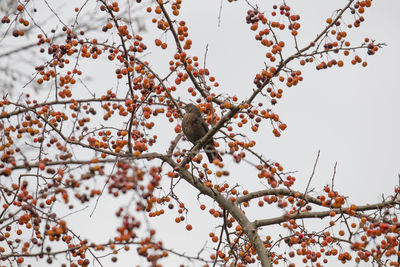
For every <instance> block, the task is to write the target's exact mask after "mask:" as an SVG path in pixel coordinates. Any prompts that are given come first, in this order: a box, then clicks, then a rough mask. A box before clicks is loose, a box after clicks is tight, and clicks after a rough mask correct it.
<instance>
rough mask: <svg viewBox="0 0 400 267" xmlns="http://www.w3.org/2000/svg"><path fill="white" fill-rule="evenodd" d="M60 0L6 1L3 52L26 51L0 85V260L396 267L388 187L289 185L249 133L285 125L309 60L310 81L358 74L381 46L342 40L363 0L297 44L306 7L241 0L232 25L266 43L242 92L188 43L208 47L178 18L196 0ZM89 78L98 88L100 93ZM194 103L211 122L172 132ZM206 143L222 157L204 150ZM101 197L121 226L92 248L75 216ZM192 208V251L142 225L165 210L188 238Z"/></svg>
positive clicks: (279, 130)
mask: <svg viewBox="0 0 400 267" xmlns="http://www.w3.org/2000/svg"><path fill="white" fill-rule="evenodd" d="M239 1H240V0H239ZM67 2H69V1H65V3H66V4H65V6H64V7H63V9H62V12H60V10H59V9H55V8H54V7H53V6H52V2H51V1H43V3H42V4H39V3H37V1H33V0H25V1H18V4H16V5H15V6H13V5H11V4H10V5H9V6H6V7H2V9H1V10H2V11H1V12H3V13H4V15H2V19H1V28H0V29H1V32H0V33H1V37H0V45H3V46H4V45H5V44H14V45H17V49H13V50H10V51H9V52H7V51H6V52H3V51H2V52H1V53H2V54H0V58H2V59H7V58H11V57H16V56H19V58H20V59H22V58H24V59H25V60H24V62H23V63H24V68H22V69H19V70H18V71H19V72H18V73H21V74H20V75H16V76H15V77H14V79H11V80H10V79H7V78H6V77H3V78H2V79H3V80H4V81H7V83H2V86H3V88H2V91H3V92H4V95H3V97H2V99H1V101H0V119H1V121H0V156H1V162H0V192H1V194H0V203H1V206H2V210H1V212H0V262H1V263H0V265H1V266H7V265H8V266H27V265H29V264H31V263H32V262H41V263H48V264H51V263H54V262H57V263H61V265H62V266H92V265H94V266H103V264H104V261H105V260H106V259H107V260H111V261H112V262H118V260H119V255H121V254H122V253H123V251H124V250H126V251H128V250H134V256H131V257H133V258H134V259H141V260H142V261H147V262H148V263H147V265H151V266H162V265H163V264H168V262H169V259H170V258H173V259H174V262H177V261H179V260H181V262H182V263H187V262H188V261H192V262H194V263H193V264H199V265H201V266H216V265H218V266H248V265H252V264H253V265H258V266H264V267H266V266H273V265H279V266H295V265H296V264H297V265H298V264H299V263H300V264H302V266H304V265H312V266H323V265H326V264H327V263H328V262H339V263H347V262H353V264H354V263H362V262H374V263H376V264H378V265H379V266H383V265H385V266H399V264H400V261H399V258H398V257H399V255H400V254H399V253H400V252H399V240H398V239H399V232H400V223H399V222H398V208H397V206H396V205H398V204H399V203H398V201H397V193H398V188H397V187H396V186H395V185H394V186H393V189H394V192H393V195H391V196H389V197H386V198H384V199H383V200H382V201H381V202H379V203H375V204H363V203H353V202H351V201H350V200H349V199H348V198H347V197H346V196H345V195H343V194H341V192H338V191H337V190H335V188H334V186H333V182H332V184H330V185H326V186H325V187H323V188H319V190H311V187H309V185H308V186H307V187H306V188H299V187H296V178H298V177H295V176H294V174H293V173H291V172H288V171H287V170H286V169H285V170H284V168H283V166H282V164H281V163H279V162H277V161H274V160H267V159H266V156H267V155H265V153H266V152H265V151H264V150H263V149H262V148H261V147H258V146H257V143H258V142H256V141H257V140H255V139H253V138H252V137H253V136H254V133H256V132H258V131H265V130H264V129H268V127H269V129H270V130H267V132H262V134H263V136H264V138H279V137H280V136H281V135H283V134H290V133H289V132H288V131H285V130H286V128H287V125H286V124H285V122H284V119H283V118H281V117H280V116H279V114H277V112H275V111H274V107H275V106H276V105H278V104H279V102H280V100H281V99H282V98H283V97H284V92H285V94H286V92H287V91H289V90H290V89H289V88H292V87H296V86H297V87H300V86H299V85H301V84H302V81H303V74H302V70H303V68H305V67H308V66H313V67H314V68H315V75H318V74H319V73H318V72H319V71H324V69H328V68H332V69H335V68H342V67H344V65H346V64H347V65H350V66H346V67H347V68H358V67H361V68H362V67H367V59H368V58H369V57H370V56H374V55H375V54H377V53H379V50H380V48H382V47H383V46H384V43H379V42H376V41H374V40H373V39H371V37H363V39H362V40H361V41H353V39H354V38H352V33H353V32H355V31H360V30H361V29H360V28H362V25H363V22H364V21H365V20H366V19H368V14H367V13H368V9H370V8H373V1H372V0H347V1H344V5H343V6H338V7H337V9H336V10H333V11H332V15H331V16H330V17H328V18H326V17H324V18H322V17H321V18H320V20H321V24H320V25H318V27H316V28H318V29H319V30H318V32H317V34H316V35H315V36H314V37H313V38H311V39H309V40H306V41H304V38H302V14H298V13H297V12H296V10H294V9H293V8H292V7H291V5H290V3H289V1H282V0H276V1H245V2H246V5H245V6H246V7H247V10H242V11H243V14H244V16H243V17H242V18H241V19H242V21H243V24H247V32H245V33H237V34H238V36H246V35H249V34H250V35H251V36H252V38H253V42H254V43H255V44H256V45H257V46H259V47H261V48H262V50H263V51H264V52H263V54H260V55H259V59H260V62H259V63H261V64H264V67H263V68H260V69H258V71H257V72H255V73H251V75H252V76H253V79H252V80H250V81H249V82H248V88H246V89H247V90H243V91H244V92H245V93H243V92H241V94H240V96H239V95H237V94H235V93H234V92H232V90H229V89H227V88H224V86H222V81H218V77H216V76H217V75H215V74H213V66H208V65H207V63H206V59H207V55H199V54H196V53H195V52H192V51H193V49H192V46H193V45H195V43H196V42H197V43H199V45H200V46H203V47H204V46H205V45H206V44H204V43H201V38H197V37H196V36H191V25H193V24H192V23H191V21H190V18H188V19H186V20H185V19H184V17H185V16H184V9H183V8H182V6H183V5H185V4H189V3H186V2H190V1H183V0H171V1H164V0H157V1H155V0H136V1H133V0H132V1H128V0H126V1H125V0H115V1H109V0H96V1H83V0H82V1H75V2H73V5H76V6H71V3H69V4H67ZM225 2H226V3H225ZM252 2H254V3H252ZM257 2H259V3H257ZM221 3H222V2H221ZM224 4H226V5H229V6H230V8H235V5H236V4H237V2H236V1H232V0H228V1H224ZM221 8H222V6H221ZM133 11H137V12H133ZM224 12H227V11H226V9H224ZM314 15H315V16H319V14H318V13H315V14H314ZM46 16H48V17H49V18H50V19H43V18H44V17H46ZM219 19H220V20H223V16H221V17H220V18H219ZM144 25H146V27H144ZM144 30H145V31H144ZM144 33H145V34H146V36H150V38H149V37H147V38H144V37H143V35H144ZM240 38H245V37H240ZM221 42H223V40H221ZM18 47H19V48H18ZM238 53H246V52H245V49H243V51H238ZM151 54H156V55H161V56H160V57H152V56H151ZM26 59H28V60H26ZM16 61H17V60H16ZM20 61H21V60H18V62H20ZM351 65H355V66H351ZM2 68H6V69H7V68H8V70H11V69H14V68H15V66H14V65H10V64H8V65H4V66H3V65H2ZM15 69H17V68H15ZM11 73H14V75H15V73H16V72H14V71H11ZM27 73H33V78H32V77H30V76H29V74H27ZM238 76H240V75H238ZM26 77H29V79H26ZM235 78H239V77H234V76H233V77H232V79H235ZM91 79H92V80H96V81H97V82H99V81H100V83H97V84H96V86H95V87H94V86H93V85H92V84H93V83H91V82H90V81H91ZM21 81H22V82H21ZM110 84H112V85H113V86H112V85H111V86H110ZM6 87H7V88H6ZM10 88H13V90H10V92H9V93H6V91H7V90H8V89H10ZM18 88H21V89H18ZM299 90H300V89H299ZM188 103H196V105H197V107H198V108H199V109H200V111H201V112H202V115H203V117H204V119H205V121H206V122H207V123H208V124H209V126H210V127H209V131H208V132H207V133H206V135H205V136H203V138H201V139H200V140H198V141H197V142H196V143H195V145H192V144H191V143H189V142H187V140H186V137H185V136H184V134H183V133H182V129H181V121H182V117H183V114H184V109H183V107H184V105H185V104H188ZM263 124H265V125H267V128H265V127H264V128H263V129H262V128H261V125H263ZM211 139H214V140H215V142H214V143H215V147H216V149H217V150H218V152H219V153H220V154H221V155H222V159H223V160H222V161H221V160H219V159H217V158H216V159H214V161H213V162H211V163H210V162H208V161H207V160H206V157H204V149H205V148H204V145H205V144H207V143H209V142H210V140H211ZM318 155H319V154H318ZM317 161H318V158H317V160H316V161H315V164H317ZM228 163H229V164H232V165H235V166H240V168H241V169H242V170H244V171H246V172H247V173H249V175H248V176H247V177H246V178H247V179H249V180H252V179H253V180H256V181H259V183H258V188H257V189H255V190H254V189H251V190H249V188H247V185H246V184H245V183H243V180H238V179H236V178H237V177H236V176H235V175H233V174H232V173H231V172H230V169H229V168H227V167H226V166H227V165H228ZM285 168H289V169H290V166H288V167H286V166H285ZM250 174H252V175H250ZM311 179H312V176H311V177H310V178H309V184H310V182H311ZM332 180H333V179H332ZM178 187H180V188H185V189H187V190H193V191H195V192H197V193H196V194H197V196H196V194H195V195H191V196H184V195H183V193H182V191H179V190H178V189H177V188H178ZM104 198H107V199H108V200H109V199H111V201H113V202H115V205H114V206H113V208H114V211H113V212H114V213H113V216H114V217H115V218H114V220H115V221H116V222H118V223H117V224H115V225H114V228H113V230H114V234H110V235H107V236H104V233H102V236H101V238H102V240H103V241H94V239H93V237H91V236H89V235H85V232H84V231H81V229H79V228H77V227H71V220H72V218H75V219H76V214H80V213H82V212H83V210H84V209H85V207H87V206H88V205H91V206H92V207H93V206H94V210H93V212H98V209H100V207H99V206H98V205H100V206H101V203H99V200H101V199H104ZM185 202H186V203H185ZM187 202H189V203H187ZM193 203H194V205H193ZM197 203H199V204H197ZM193 206H196V207H199V208H198V209H197V210H194V208H193ZM261 210H262V211H263V212H260V211H261ZM272 210H275V211H278V213H273V212H269V211H272ZM65 211H67V212H68V213H67V215H65ZM197 212H198V213H200V214H202V215H201V216H208V217H210V218H209V219H210V220H211V221H212V222H213V224H211V225H208V226H209V231H210V232H209V234H208V236H207V235H204V236H203V237H204V240H206V241H207V243H206V245H205V247H203V248H202V249H201V250H200V251H199V252H198V253H197V255H196V254H190V253H189V254H188V253H187V252H186V251H180V250H179V249H176V248H173V247H168V246H167V244H168V240H161V239H160V235H158V231H159V229H162V228H163V227H164V228H168V225H163V226H161V227H158V228H157V229H156V228H152V227H149V226H150V225H151V223H152V221H153V220H157V219H158V218H160V217H164V216H165V217H167V218H169V217H171V218H172V219H171V220H170V219H168V223H170V224H173V225H176V224H179V225H180V226H182V227H181V228H180V229H181V231H180V233H179V234H180V235H185V234H189V231H190V232H191V233H193V232H194V231H196V226H197V225H198V224H200V222H197V221H189V220H188V215H190V214H191V213H197ZM252 212H253V213H254V212H255V213H256V215H257V216H256V218H255V219H254V216H249V214H250V213H252ZM273 214H279V215H276V216H275V215H273ZM74 216H75V217H74ZM308 221H318V222H324V223H323V224H322V225H321V223H318V225H315V224H314V225H313V224H310V225H308V224H305V223H304V222H308ZM338 226H340V227H338ZM272 229H273V230H272ZM192 255H193V256H192ZM117 264H118V263H117Z"/></svg>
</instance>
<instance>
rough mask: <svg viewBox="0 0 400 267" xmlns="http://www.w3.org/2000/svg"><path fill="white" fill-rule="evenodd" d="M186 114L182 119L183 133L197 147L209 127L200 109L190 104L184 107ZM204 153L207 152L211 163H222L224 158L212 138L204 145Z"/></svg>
mask: <svg viewBox="0 0 400 267" xmlns="http://www.w3.org/2000/svg"><path fill="white" fill-rule="evenodd" d="M184 110H185V114H184V115H183V119H182V131H183V133H184V134H185V136H186V138H187V139H188V140H189V141H190V142H192V143H193V144H194V145H196V143H197V141H199V140H200V139H201V138H202V137H203V136H204V135H206V134H207V132H208V125H207V123H206V122H205V121H204V119H203V117H202V116H201V112H200V110H199V108H198V107H197V106H196V105H194V104H192V103H189V104H187V105H185V107H184ZM204 151H205V152H206V155H207V158H208V161H209V162H210V163H211V162H213V161H214V159H218V160H219V161H222V157H221V156H220V155H219V154H218V152H217V150H216V149H215V144H214V139H213V138H210V140H208V142H207V143H206V144H205V145H204Z"/></svg>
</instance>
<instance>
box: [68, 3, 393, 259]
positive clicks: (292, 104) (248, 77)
mask: <svg viewBox="0 0 400 267" xmlns="http://www.w3.org/2000/svg"><path fill="white" fill-rule="evenodd" d="M76 2H79V1H75V2H74V3H76ZM286 2H287V4H289V5H290V6H291V7H292V10H294V11H295V12H296V13H298V14H300V15H301V24H302V27H301V29H300V31H299V43H300V46H304V45H307V44H308V43H309V40H311V39H312V38H314V37H315V36H316V35H317V34H318V33H319V32H320V31H321V29H322V27H325V19H326V18H328V17H329V16H330V15H331V14H332V12H333V10H335V9H337V8H340V7H342V6H344V5H345V3H346V2H347V1H344V0H340V1H339V0H338V1H328V0H319V1H317V0H304V1H294V0H288V1H286ZM251 3H253V4H257V5H258V6H259V7H260V10H263V11H266V12H268V11H269V12H270V11H271V10H272V4H273V3H275V1H251ZM220 6H221V2H220V1H212V0H202V1H191V0H186V1H183V5H182V10H181V14H182V15H181V17H182V18H184V19H185V21H186V22H187V25H188V27H189V32H190V36H191V38H192V40H193V48H192V50H191V53H192V54H195V55H198V56H199V58H201V59H202V58H203V56H204V54H205V52H206V50H207V58H206V59H207V67H208V68H209V69H210V71H211V72H212V73H213V75H214V76H215V77H216V79H217V81H218V82H219V83H220V89H219V90H220V92H221V93H222V94H236V95H238V96H245V95H248V94H249V92H251V90H252V89H253V83H252V81H253V78H254V75H255V73H257V72H258V71H259V70H260V69H261V68H263V66H264V62H265V56H264V55H265V49H264V48H262V47H261V46H260V45H259V44H258V43H257V42H256V41H255V40H254V32H252V31H250V30H249V25H247V24H246V23H245V16H246V11H247V9H248V5H247V4H246V2H245V1H237V2H233V3H227V2H226V1H224V2H223V3H222V8H221V9H220ZM399 9H400V2H399V1H397V0H386V1H377V0H374V1H373V6H372V8H370V9H367V11H366V13H365V18H366V21H365V22H364V23H363V24H362V26H361V27H360V28H359V29H357V30H353V31H350V32H349V35H351V36H352V37H351V38H350V39H351V40H353V41H354V42H353V43H354V44H357V43H359V42H360V41H361V40H363V39H364V37H369V38H370V39H373V40H376V41H377V42H384V43H386V44H387V46H385V47H384V48H383V49H380V50H379V51H378V53H377V54H376V55H374V56H372V57H368V60H367V61H368V67H366V68H363V67H361V66H360V65H357V66H352V65H351V64H350V62H349V61H348V60H345V67H344V68H331V69H327V70H323V71H317V70H315V67H314V66H313V65H309V66H306V67H305V68H302V69H301V70H302V72H303V76H304V81H303V82H302V83H300V84H299V85H298V86H296V87H292V88H284V97H283V99H282V100H281V101H280V102H279V103H278V105H276V106H274V107H273V110H274V111H275V112H277V113H278V114H279V116H280V118H281V120H282V121H284V122H285V123H286V124H287V125H288V128H287V129H286V130H285V132H284V133H283V134H282V136H281V137H279V138H275V137H274V136H273V134H272V128H271V126H270V125H269V124H267V123H264V124H262V125H261V127H260V129H259V132H258V133H256V134H251V133H250V134H249V135H250V136H251V138H254V140H256V142H257V150H258V151H259V152H260V153H262V154H263V155H264V156H265V158H267V159H272V160H275V161H278V162H279V163H281V164H282V165H283V166H284V168H285V170H286V171H293V172H296V173H295V177H296V178H297V182H296V186H295V189H297V190H299V191H302V190H305V187H306V185H307V183H308V181H309V178H310V176H311V173H312V171H313V166H314V163H315V159H316V157H317V154H318V151H320V156H319V160H318V164H317V165H316V168H315V173H314V176H313V178H312V181H311V187H312V188H315V192H320V191H321V190H322V188H323V186H324V185H326V184H330V183H331V181H332V176H333V173H334V166H335V164H336V163H337V167H336V174H335V181H334V182H335V189H336V190H337V191H339V192H340V193H341V194H343V195H345V196H349V200H350V202H352V203H356V204H367V203H376V202H379V201H381V200H382V196H387V195H390V194H392V193H393V189H394V186H395V185H398V183H399V176H398V175H399V173H400V164H399V163H400V141H399V136H400V118H399V115H400V112H399V100H400V90H399V89H400V88H399V85H398V81H397V79H398V75H399V70H400V69H399V66H398V62H400V61H399V60H400V52H399V47H400V37H399V35H398V32H399V28H400V22H399V20H398V18H397V15H398V14H397V13H398V10H399ZM219 13H220V15H219ZM146 28H147V32H145V33H143V37H144V39H145V40H146V38H147V40H151V38H153V36H154V28H155V25H151V24H150V23H149V24H147V25H146ZM162 38H165V40H166V41H167V42H168V43H169V44H171V45H172V42H171V41H172V36H171V35H170V34H169V33H167V35H165V36H162ZM170 47H171V46H170ZM173 52H174V51H173V50H171V49H169V50H167V51H166V52H163V51H160V50H158V52H154V53H151V54H149V55H147V56H146V60H149V61H150V62H152V65H153V67H154V69H155V70H156V71H159V72H161V73H163V71H164V72H165V69H166V66H165V64H167V63H166V62H168V61H166V62H165V61H162V59H163V58H164V57H170V56H171V55H172V54H173ZM362 58H363V59H364V58H365V57H364V54H363V56H362ZM157 60H159V61H160V64H157V63H158V62H157ZM82 64H84V63H82ZM105 64H106V63H105ZM163 64H164V65H163ZM93 71H94V73H96V74H97V75H101V74H102V73H103V72H104V73H105V72H106V69H105V68H104V67H103V66H102V65H99V66H97V67H95V68H94V69H93ZM102 77H105V76H102ZM88 85H89V86H91V87H93V88H94V87H98V88H102V89H101V91H105V90H106V89H105V88H106V87H107V86H110V87H112V86H115V80H112V79H109V80H108V79H107V80H100V79H98V78H94V79H93V80H92V81H89V82H88ZM185 100H187V101H190V100H193V99H185ZM160 127H164V126H160ZM160 138H161V140H162V138H163V137H162V136H161V137H160ZM170 139H171V138H170V136H166V137H165V140H162V142H161V144H163V142H165V143H166V142H168V140H170ZM166 144H168V143H166ZM188 147H190V146H189V145H188ZM225 164H226V165H225V166H227V168H228V169H229V170H231V173H232V175H231V176H229V177H227V181H228V182H230V183H232V184H233V183H240V184H243V185H244V186H245V187H246V188H248V189H262V188H264V187H263V185H262V184H261V183H260V182H259V181H258V180H257V179H253V178H252V176H251V175H252V174H249V172H248V171H243V168H238V167H237V165H236V164H234V163H232V162H230V161H229V160H226V161H225ZM176 190H177V193H178V194H180V196H181V198H182V199H183V200H184V202H185V205H186V206H188V207H189V209H190V210H191V212H190V213H189V215H188V221H189V222H190V223H191V224H192V225H193V228H194V229H193V230H192V231H191V232H187V231H186V230H184V227H185V225H184V224H175V223H174V222H173V218H174V216H176V211H173V212H172V213H171V214H167V215H166V216H163V217H162V218H155V219H151V220H150V223H151V225H152V226H153V227H155V228H156V229H157V237H160V239H162V240H166V242H165V244H166V246H168V247H173V248H176V249H178V250H179V249H184V250H186V251H187V252H188V254H191V255H193V254H196V252H197V251H198V249H199V248H201V247H202V246H203V245H204V242H205V241H206V240H207V237H206V238H204V236H207V235H208V232H210V231H213V230H214V226H215V225H217V223H219V222H216V221H215V220H214V219H211V218H209V217H211V216H204V214H206V213H205V212H202V211H200V210H199V209H198V206H199V201H198V199H197V192H196V191H195V190H193V189H191V188H190V187H188V186H186V185H185V184H184V183H181V184H180V185H179V186H178V187H177V189H176ZM200 202H202V203H203V202H206V203H211V202H209V201H208V200H206V199H205V198H204V197H201V198H200ZM210 205H212V204H210ZM114 207H115V203H113V201H112V199H111V198H109V197H107V196H105V197H102V198H101V199H100V201H99V204H98V206H97V208H96V211H95V213H94V215H93V216H92V217H89V214H90V213H91V212H92V210H93V206H91V207H89V208H88V209H86V210H84V211H82V212H80V213H79V215H74V216H76V218H77V220H76V221H75V222H72V223H71V227H72V228H75V229H77V228H79V229H80V231H81V232H82V233H87V234H89V235H90V236H93V239H94V240H99V241H104V239H103V238H102V237H103V236H102V234H101V233H102V232H107V231H110V232H113V231H114V229H115V223H116V221H115V219H113V218H112V217H113V216H110V213H112V214H113V208H114ZM271 213H273V214H274V215H276V216H279V215H280V214H279V211H270V210H269V209H268V207H267V206H264V208H262V209H261V210H260V209H256V212H254V211H253V212H252V211H249V217H250V218H251V219H256V218H260V214H261V217H262V218H265V217H268V216H270V215H271ZM264 214H265V216H264V217H263V215H264ZM105 218H107V219H105ZM82 220H83V221H84V223H82V222H83V221H82ZM264 231H266V232H268V229H264ZM188 240H190V241H189V244H188ZM208 242H209V240H208ZM209 245H210V243H209ZM131 256H132V254H131V252H129V253H121V258H120V259H119V262H118V266H129V265H130V264H131V263H132V258H131ZM331 261H332V262H334V261H333V259H332V260H331ZM104 263H105V266H109V261H107V260H105V261H104ZM172 263H173V259H172ZM138 264H145V263H144V262H142V261H141V262H138ZM188 266H192V264H191V263H188ZM332 266H334V264H333V265H332ZM365 266H367V265H365Z"/></svg>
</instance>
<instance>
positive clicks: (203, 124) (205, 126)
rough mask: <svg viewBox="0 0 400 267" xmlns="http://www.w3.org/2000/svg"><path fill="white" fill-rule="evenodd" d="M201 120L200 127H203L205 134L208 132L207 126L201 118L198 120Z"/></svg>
mask: <svg viewBox="0 0 400 267" xmlns="http://www.w3.org/2000/svg"><path fill="white" fill-rule="evenodd" d="M200 120H201V126H202V127H203V129H204V130H205V131H206V133H207V132H208V130H209V129H208V124H207V123H206V122H205V121H204V119H203V118H200Z"/></svg>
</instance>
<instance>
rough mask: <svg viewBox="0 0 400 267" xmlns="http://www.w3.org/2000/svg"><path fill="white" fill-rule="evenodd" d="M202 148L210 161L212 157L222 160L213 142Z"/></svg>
mask: <svg viewBox="0 0 400 267" xmlns="http://www.w3.org/2000/svg"><path fill="white" fill-rule="evenodd" d="M204 150H205V152H206V155H207V158H208V161H209V162H210V163H212V162H213V161H214V159H218V160H219V161H222V157H221V155H220V154H218V151H217V150H216V149H215V145H214V142H213V143H209V144H207V145H206V146H205V147H204Z"/></svg>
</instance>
